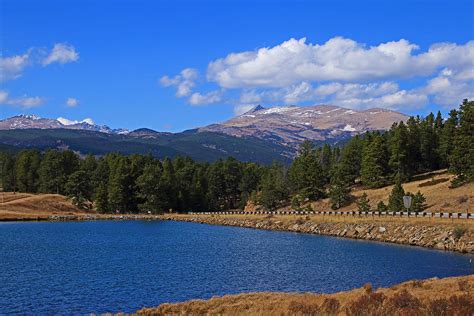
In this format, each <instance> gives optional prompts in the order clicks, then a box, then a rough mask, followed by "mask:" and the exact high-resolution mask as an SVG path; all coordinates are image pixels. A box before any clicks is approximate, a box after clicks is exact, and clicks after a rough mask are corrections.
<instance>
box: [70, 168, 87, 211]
mask: <svg viewBox="0 0 474 316" xmlns="http://www.w3.org/2000/svg"><path fill="white" fill-rule="evenodd" d="M65 192H66V194H67V195H68V196H69V197H70V198H71V199H72V203H73V204H74V205H76V206H78V207H79V208H85V206H86V203H87V202H89V201H90V200H91V199H92V188H91V181H90V176H89V175H88V174H87V173H86V172H85V171H84V170H78V171H76V172H74V173H72V174H71V175H70V176H69V178H68V181H67V182H66V185H65Z"/></svg>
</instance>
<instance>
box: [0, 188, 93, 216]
mask: <svg viewBox="0 0 474 316" xmlns="http://www.w3.org/2000/svg"><path fill="white" fill-rule="evenodd" d="M83 213H84V211H83V210H80V209H78V208H77V207H76V206H74V205H73V204H72V203H71V201H70V200H69V199H68V198H66V197H65V196H62V195H59V194H28V193H15V194H14V193H11V192H2V193H0V220H2V221H7V220H45V219H48V218H49V217H50V216H52V215H75V214H83Z"/></svg>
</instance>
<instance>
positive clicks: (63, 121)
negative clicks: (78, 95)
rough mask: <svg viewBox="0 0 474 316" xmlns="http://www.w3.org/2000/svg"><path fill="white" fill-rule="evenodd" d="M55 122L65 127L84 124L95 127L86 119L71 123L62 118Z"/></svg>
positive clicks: (90, 120) (92, 122)
mask: <svg viewBox="0 0 474 316" xmlns="http://www.w3.org/2000/svg"><path fill="white" fill-rule="evenodd" d="M57 121H58V122H59V123H61V124H63V125H66V126H69V125H75V124H81V123H85V124H89V125H96V124H95V123H94V121H93V120H92V119H91V118H86V119H83V120H82V121H71V120H68V119H67V118H64V117H58V118H57Z"/></svg>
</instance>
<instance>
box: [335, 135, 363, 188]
mask: <svg viewBox="0 0 474 316" xmlns="http://www.w3.org/2000/svg"><path fill="white" fill-rule="evenodd" d="M362 149H363V144H362V140H361V139H360V137H359V136H358V135H356V136H354V137H353V138H351V140H350V141H349V142H348V143H347V144H346V145H345V146H344V148H343V149H342V151H341V158H340V161H339V166H338V169H339V171H338V172H339V174H340V176H341V177H342V179H341V181H343V182H344V183H345V184H347V185H349V184H353V183H354V182H355V180H356V179H357V178H358V177H359V176H360V168H361V161H362Z"/></svg>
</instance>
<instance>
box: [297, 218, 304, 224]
mask: <svg viewBox="0 0 474 316" xmlns="http://www.w3.org/2000/svg"><path fill="white" fill-rule="evenodd" d="M295 222H296V224H298V225H303V224H304V223H305V220H304V219H303V218H302V217H298V218H297V219H296V221H295Z"/></svg>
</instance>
